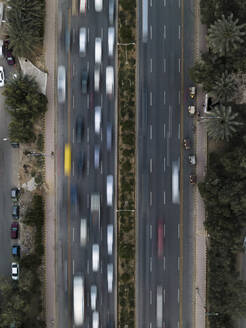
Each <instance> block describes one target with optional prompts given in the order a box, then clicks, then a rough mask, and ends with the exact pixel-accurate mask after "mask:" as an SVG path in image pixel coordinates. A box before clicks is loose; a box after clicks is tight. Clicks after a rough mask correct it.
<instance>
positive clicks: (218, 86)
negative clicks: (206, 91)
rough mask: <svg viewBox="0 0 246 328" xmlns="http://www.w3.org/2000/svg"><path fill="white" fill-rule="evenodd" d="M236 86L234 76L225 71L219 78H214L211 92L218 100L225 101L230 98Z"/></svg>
mask: <svg viewBox="0 0 246 328" xmlns="http://www.w3.org/2000/svg"><path fill="white" fill-rule="evenodd" d="M237 88H238V86H237V81H236V79H235V76H233V75H232V74H229V73H228V72H227V71H225V72H224V73H222V75H221V76H220V77H219V78H217V80H215V82H214V85H213V89H212V92H213V93H214V94H215V97H216V98H217V100H218V101H222V102H223V103H227V102H228V101H230V100H232V98H233V96H234V95H235V93H236V91H237Z"/></svg>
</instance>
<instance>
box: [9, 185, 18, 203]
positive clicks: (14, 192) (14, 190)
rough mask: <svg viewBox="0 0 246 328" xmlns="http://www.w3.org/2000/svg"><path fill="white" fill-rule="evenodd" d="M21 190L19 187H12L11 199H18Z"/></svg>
mask: <svg viewBox="0 0 246 328" xmlns="http://www.w3.org/2000/svg"><path fill="white" fill-rule="evenodd" d="M19 193H20V190H19V189H18V188H12V189H11V191H10V195H11V199H12V200H15V201H16V200H17V199H18V197H19Z"/></svg>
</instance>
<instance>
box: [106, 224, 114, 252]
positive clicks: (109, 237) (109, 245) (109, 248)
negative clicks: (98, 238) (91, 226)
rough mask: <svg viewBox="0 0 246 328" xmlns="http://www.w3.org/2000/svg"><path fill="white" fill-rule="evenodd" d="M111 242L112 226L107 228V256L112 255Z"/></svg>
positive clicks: (112, 237)
mask: <svg viewBox="0 0 246 328" xmlns="http://www.w3.org/2000/svg"><path fill="white" fill-rule="evenodd" d="M113 240H114V228H113V225H112V224H109V225H108V226H107V246H108V254H109V255H112V253H113Z"/></svg>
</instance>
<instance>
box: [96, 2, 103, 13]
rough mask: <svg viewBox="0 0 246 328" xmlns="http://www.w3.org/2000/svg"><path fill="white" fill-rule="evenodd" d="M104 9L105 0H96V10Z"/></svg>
mask: <svg viewBox="0 0 246 328" xmlns="http://www.w3.org/2000/svg"><path fill="white" fill-rule="evenodd" d="M102 9H103V0H95V11H97V12H100V11H102Z"/></svg>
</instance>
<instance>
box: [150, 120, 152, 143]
mask: <svg viewBox="0 0 246 328" xmlns="http://www.w3.org/2000/svg"><path fill="white" fill-rule="evenodd" d="M149 138H150V140H152V124H150V126H149Z"/></svg>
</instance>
